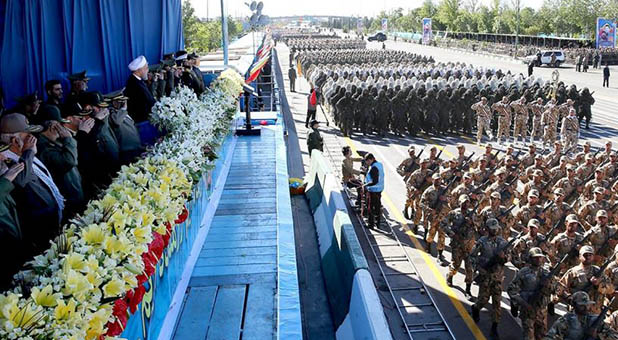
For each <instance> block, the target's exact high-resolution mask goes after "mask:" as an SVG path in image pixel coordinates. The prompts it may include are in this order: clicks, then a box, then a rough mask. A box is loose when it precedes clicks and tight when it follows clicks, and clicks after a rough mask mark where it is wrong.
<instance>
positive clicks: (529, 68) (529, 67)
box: [528, 62, 534, 77]
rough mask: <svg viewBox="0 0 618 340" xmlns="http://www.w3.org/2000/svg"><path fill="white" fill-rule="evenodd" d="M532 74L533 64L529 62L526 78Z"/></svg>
mask: <svg viewBox="0 0 618 340" xmlns="http://www.w3.org/2000/svg"><path fill="white" fill-rule="evenodd" d="M533 72H534V63H533V62H529V63H528V77H530V76H531V75H532V73H533Z"/></svg>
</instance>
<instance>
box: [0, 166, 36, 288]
mask: <svg viewBox="0 0 618 340" xmlns="http://www.w3.org/2000/svg"><path fill="white" fill-rule="evenodd" d="M13 188H14V186H13V183H11V181H9V180H7V179H6V178H4V177H0V256H2V258H3V259H4V261H2V266H1V267H0V289H2V290H3V291H4V290H7V289H9V288H11V285H10V283H11V279H12V277H13V275H14V274H15V273H16V272H17V271H18V270H19V268H20V267H21V265H22V264H23V263H24V261H25V260H26V256H27V255H28V254H29V252H30V251H31V246H29V245H27V244H24V240H23V236H22V233H21V228H20V225H19V218H18V217H17V205H16V204H15V201H14V200H13V197H11V191H13Z"/></svg>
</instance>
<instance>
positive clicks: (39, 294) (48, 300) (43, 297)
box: [30, 285, 60, 307]
mask: <svg viewBox="0 0 618 340" xmlns="http://www.w3.org/2000/svg"><path fill="white" fill-rule="evenodd" d="M52 292H53V287H52V286H51V285H47V286H45V288H43V289H42V290H40V289H39V288H38V287H34V288H32V293H31V295H30V296H31V297H32V300H34V302H35V303H36V304H37V305H39V306H43V307H54V306H55V305H56V299H58V298H60V294H57V293H56V294H53V293H52Z"/></svg>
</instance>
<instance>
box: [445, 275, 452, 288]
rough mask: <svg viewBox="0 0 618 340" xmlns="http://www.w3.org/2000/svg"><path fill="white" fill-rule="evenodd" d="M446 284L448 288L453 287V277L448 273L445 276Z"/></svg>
mask: <svg viewBox="0 0 618 340" xmlns="http://www.w3.org/2000/svg"><path fill="white" fill-rule="evenodd" d="M446 284H447V285H448V286H449V287H453V276H452V275H451V274H450V273H449V274H446Z"/></svg>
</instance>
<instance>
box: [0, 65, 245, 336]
mask: <svg viewBox="0 0 618 340" xmlns="http://www.w3.org/2000/svg"><path fill="white" fill-rule="evenodd" d="M220 78H221V79H218V80H217V81H215V82H213V84H212V86H211V88H210V89H209V91H208V92H207V93H205V94H204V95H202V96H201V98H200V99H198V98H197V96H196V95H195V93H194V92H193V91H192V90H190V89H188V88H186V87H182V88H180V89H177V90H176V91H175V92H174V93H173V95H172V96H170V97H166V98H162V99H161V100H160V101H159V102H158V103H157V104H155V106H154V107H153V112H152V115H151V117H152V118H151V120H152V122H153V123H154V124H155V125H157V126H158V127H159V128H161V129H163V130H165V131H167V133H168V134H167V135H166V136H165V138H164V139H163V140H162V141H160V142H159V143H157V144H156V145H155V146H154V147H153V148H152V149H151V150H150V152H149V154H148V156H147V157H146V158H144V159H141V160H139V161H137V162H135V163H133V164H131V165H129V166H123V167H122V169H121V170H120V172H119V173H118V175H117V177H116V178H115V179H114V181H113V182H112V184H111V185H110V186H109V188H107V190H105V192H104V193H103V195H102V196H101V198H100V199H97V200H93V201H90V202H89V204H88V206H87V208H86V211H85V212H84V213H83V214H82V216H80V217H78V218H76V219H74V220H73V221H72V223H71V224H70V225H68V226H65V229H64V232H63V233H62V235H60V236H59V237H58V238H56V239H55V240H54V241H52V242H51V246H50V248H49V249H48V250H47V251H45V252H44V253H43V254H41V255H39V256H36V257H35V258H34V259H33V260H32V261H31V262H30V267H31V269H29V270H26V271H22V272H20V273H18V274H17V275H16V276H15V277H16V278H17V279H18V280H19V281H20V284H21V285H20V286H19V287H15V288H14V289H13V290H12V291H9V292H5V293H4V294H0V338H2V339H69V340H78V339H79V340H81V339H88V340H90V339H100V338H101V336H103V337H104V338H107V339H116V338H115V336H117V335H119V334H120V333H121V332H122V330H123V328H124V325H125V324H126V322H127V319H128V316H129V311H130V312H134V311H135V310H134V309H135V308H136V306H137V305H138V304H139V303H140V302H141V298H142V296H143V294H144V286H143V282H145V281H146V280H147V278H148V277H149V276H150V275H152V273H153V272H154V268H155V266H156V263H157V262H158V261H159V259H160V258H161V256H162V253H163V251H164V249H165V248H166V246H167V242H169V238H170V236H171V233H172V231H173V228H174V227H175V225H176V224H177V223H182V219H183V218H186V216H187V214H188V212H187V211H186V209H185V204H186V202H187V199H188V197H189V195H190V192H191V189H192V185H193V183H195V182H197V181H198V180H199V179H200V177H201V175H202V173H203V172H204V170H205V169H208V168H209V167H212V166H213V165H212V162H213V160H214V158H216V155H215V154H214V152H213V150H214V149H215V148H216V146H217V145H219V144H220V143H221V142H222V139H223V137H225V135H226V134H227V132H228V131H229V126H230V124H231V120H232V117H233V114H234V112H235V110H236V106H237V97H238V94H239V93H240V90H242V81H243V80H242V78H241V77H240V75H238V74H235V72H233V71H231V72H228V71H226V72H223V73H222V74H221V77H220ZM24 287H31V289H30V293H29V294H26V291H25V290H24ZM27 295H29V296H27Z"/></svg>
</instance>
